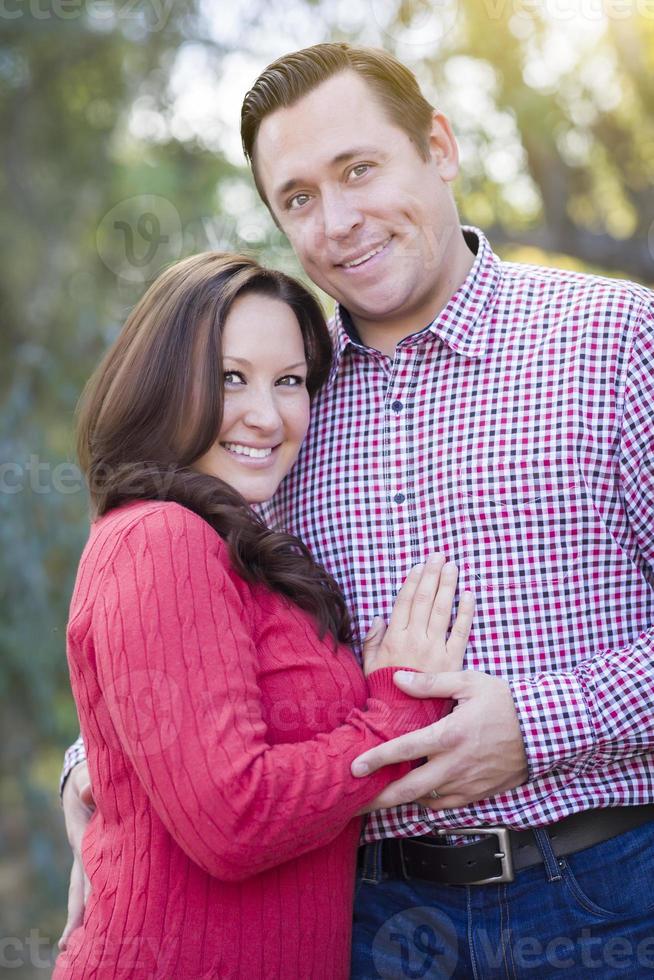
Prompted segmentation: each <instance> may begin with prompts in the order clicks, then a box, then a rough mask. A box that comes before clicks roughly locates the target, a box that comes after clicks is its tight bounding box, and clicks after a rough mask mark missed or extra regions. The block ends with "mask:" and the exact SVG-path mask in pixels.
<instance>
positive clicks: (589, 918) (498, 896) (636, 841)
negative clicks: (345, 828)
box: [352, 823, 654, 980]
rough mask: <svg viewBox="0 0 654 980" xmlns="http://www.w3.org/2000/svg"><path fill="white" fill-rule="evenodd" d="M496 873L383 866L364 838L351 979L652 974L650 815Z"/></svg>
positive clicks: (542, 840)
mask: <svg viewBox="0 0 654 980" xmlns="http://www.w3.org/2000/svg"><path fill="white" fill-rule="evenodd" d="M537 836H538V838H539V844H540V849H541V853H542V854H543V857H544V859H545V863H544V864H540V865H537V866H535V867H532V868H525V869H524V870H523V871H519V872H518V873H517V874H516V876H515V880H514V881H512V882H509V883H507V884H497V885H468V886H464V885H461V886H459V885H434V884H430V883H429V882H421V881H417V880H416V879H413V880H411V881H404V880H402V879H398V878H388V877H386V876H384V875H382V873H381V872H380V867H379V864H380V851H379V845H377V844H373V845H369V846H368V848H367V849H366V866H365V868H364V869H363V871H362V872H360V873H359V876H358V879H357V891H356V899H355V907H354V932H353V937H352V980H378V978H380V977H381V978H392V980H402V978H405V977H407V978H411V980H422V978H428V980H441V978H449V977H454V978H465V980H468V978H473V980H496V978H497V980H499V978H502V980H504V978H519V980H521V978H523V977H526V978H529V980H546V978H552V977H556V978H560V977H566V978H568V977H575V980H577V978H586V977H596V978H597V980H610V978H613V977H621V978H623V980H625V978H629V980H641V978H644V977H654V823H649V824H645V825H644V826H642V827H637V828H636V829H635V830H630V831H628V832H627V833H625V834H621V835H619V836H618V837H613V838H612V839H611V840H608V841H604V842H603V843H601V844H596V845H595V846H594V847H590V848H587V849H586V850H584V851H579V852H577V853H576V854H572V855H570V856H569V857H567V858H564V859H558V858H556V857H555V855H554V853H553V851H552V847H551V844H550V841H549V838H548V837H547V835H546V834H545V833H544V832H542V831H539V832H537Z"/></svg>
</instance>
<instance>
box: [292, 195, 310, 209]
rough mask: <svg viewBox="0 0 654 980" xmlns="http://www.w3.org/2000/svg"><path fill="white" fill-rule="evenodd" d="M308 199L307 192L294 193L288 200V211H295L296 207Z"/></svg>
mask: <svg viewBox="0 0 654 980" xmlns="http://www.w3.org/2000/svg"><path fill="white" fill-rule="evenodd" d="M308 200H309V195H308V194H295V195H294V196H293V197H292V198H291V199H290V200H289V202H288V204H287V207H288V209H289V211H297V209H298V208H303V207H304V205H305V204H306V203H307V201H308Z"/></svg>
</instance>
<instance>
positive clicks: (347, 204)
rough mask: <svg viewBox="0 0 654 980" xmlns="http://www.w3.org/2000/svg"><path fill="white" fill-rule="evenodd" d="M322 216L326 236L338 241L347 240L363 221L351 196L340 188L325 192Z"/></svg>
mask: <svg viewBox="0 0 654 980" xmlns="http://www.w3.org/2000/svg"><path fill="white" fill-rule="evenodd" d="M322 214H323V225H324V229H325V235H326V236H327V238H334V239H337V240H338V239H342V238H347V236H348V235H349V234H350V232H351V231H353V230H354V228H356V227H357V226H358V225H360V224H361V222H362V220H363V216H362V214H361V212H360V211H359V209H358V208H357V207H356V206H355V204H354V201H353V200H352V198H351V196H349V195H348V194H347V193H345V192H344V191H342V190H340V188H339V189H338V190H330V191H325V192H323V197H322Z"/></svg>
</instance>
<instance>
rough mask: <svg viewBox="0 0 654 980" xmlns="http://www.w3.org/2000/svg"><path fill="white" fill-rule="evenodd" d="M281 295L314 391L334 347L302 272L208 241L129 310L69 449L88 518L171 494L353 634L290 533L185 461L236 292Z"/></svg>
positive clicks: (213, 417) (252, 562) (245, 573)
mask: <svg viewBox="0 0 654 980" xmlns="http://www.w3.org/2000/svg"><path fill="white" fill-rule="evenodd" d="M249 292H256V293H259V294H263V295H267V296H270V297H272V298H274V299H277V300H281V301H282V302H284V303H287V304H288V306H289V307H290V308H291V309H292V310H293V312H294V313H295V316H296V318H297V321H298V324H299V327H300V330H301V332H302V339H303V342H304V349H305V355H306V359H307V368H308V373H307V388H308V391H309V395H310V396H312V397H313V395H314V394H315V393H316V391H317V390H318V389H319V388H320V386H321V385H322V384H323V382H324V381H325V380H326V378H327V376H328V373H329V368H330V363H331V355H332V348H331V342H330V338H329V333H328V330H327V325H326V323H325V319H324V316H323V313H322V309H321V307H320V304H319V303H318V301H317V300H316V299H315V298H314V297H313V296H312V295H311V293H310V292H308V290H306V289H305V288H304V286H302V285H301V284H300V283H298V282H296V281H295V280H294V279H291V278H290V277H289V276H286V275H284V274H283V273H281V272H276V271H273V270H270V269H264V268H262V267H261V266H260V265H258V263H257V262H255V261H254V259H251V258H249V257H247V256H244V255H233V254H225V253H222V252H205V253H203V254H201V255H195V256H192V257H191V258H188V259H185V260H183V261H182V262H178V263H177V264H176V265H174V266H172V267H171V268H170V269H168V270H167V271H166V272H164V273H163V274H162V275H161V276H159V278H158V279H157V280H156V281H155V282H154V283H153V285H152V286H151V287H150V288H149V289H148V291H147V292H146V293H145V295H144V296H143V298H142V299H141V300H140V302H139V303H138V304H137V305H136V307H135V308H134V310H133V311H132V313H131V314H130V316H129V318H128V319H127V322H126V323H125V326H124V327H123V330H122V331H121V333H120V335H119V336H118V338H117V340H116V341H115V343H114V344H113V346H112V347H111V348H110V350H109V351H108V352H107V354H106V355H105V357H104V359H103V360H102V362H101V363H100V365H99V366H98V368H97V369H96V371H95V372H94V374H93V375H92V377H91V378H90V380H89V382H88V383H87V385H86V387H85V389H84V392H83V394H82V398H81V400H80V404H79V406H78V429H77V452H78V456H79V460H80V464H81V466H82V469H83V471H84V473H85V476H86V479H87V481H88V485H89V491H90V495H91V509H92V516H93V517H94V518H97V517H100V516H101V515H103V514H106V513H107V511H109V510H111V508H113V507H118V506H119V505H120V504H123V503H127V502H129V501H133V500H171V501H175V502H176V503H179V504H181V505H182V506H184V507H187V508H188V509H189V510H191V511H193V512H194V513H196V514H198V515H199V516H200V517H202V518H204V520H205V521H207V523H208V524H210V525H211V526H212V527H213V528H214V529H215V530H216V531H217V532H218V534H219V535H220V536H221V538H223V539H224V540H225V542H226V543H227V545H228V548H229V553H230V558H231V561H232V564H233V565H234V567H235V569H236V571H237V572H238V573H239V574H240V575H241V576H242V577H243V578H244V579H246V580H247V581H249V582H252V583H256V582H259V583H262V584H264V585H265V586H267V587H268V588H270V589H271V590H273V591H275V592H280V593H282V594H284V595H285V596H287V597H288V598H289V599H291V600H292V601H293V602H295V603H296V604H297V605H298V606H300V607H301V608H302V609H305V610H307V611H309V612H310V613H312V614H313V616H314V617H315V620H316V623H317V626H318V629H319V631H320V633H321V635H324V634H325V633H326V632H330V633H331V634H332V635H333V636H334V638H335V639H339V640H341V641H344V642H347V641H349V640H350V639H351V622H350V618H349V615H348V610H347V606H346V604H345V600H344V598H343V596H342V594H341V592H340V590H339V588H338V586H337V585H336V583H335V582H334V580H333V579H332V577H331V576H330V575H329V574H328V573H327V572H326V571H325V570H324V569H323V568H321V566H320V565H318V564H317V563H316V562H315V561H314V559H313V557H312V556H311V553H310V552H309V550H308V548H306V547H305V545H304V544H303V543H302V542H301V541H300V540H299V539H298V538H296V537H294V536H292V535H290V534H285V533H282V532H279V531H273V530H270V529H269V528H267V527H266V526H265V524H264V523H263V521H262V520H261V518H260V517H259V516H258V515H257V514H256V513H255V512H254V510H253V509H252V508H251V507H250V505H249V504H248V503H247V502H246V501H245V499H244V498H243V497H242V496H241V495H240V494H239V493H238V492H237V491H236V490H235V489H234V488H233V487H231V486H230V485H229V484H228V483H225V482H223V481H222V480H219V479H217V478H215V477H212V476H209V475H206V474H202V473H199V472H196V471H195V470H194V469H193V468H192V464H193V463H194V462H195V461H196V460H197V459H199V457H200V456H203V455H204V453H206V452H207V451H208V450H209V449H210V447H211V446H212V445H213V443H214V442H215V440H216V438H217V437H218V432H219V430H220V426H221V422H222V415H223V367H222V329H223V326H224V324H225V320H226V318H227V315H228V313H229V311H230V309H231V307H232V304H233V303H234V301H235V299H236V298H237V297H238V296H242V295H243V294H245V293H249Z"/></svg>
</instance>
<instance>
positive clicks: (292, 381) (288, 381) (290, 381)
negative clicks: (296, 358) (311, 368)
mask: <svg viewBox="0 0 654 980" xmlns="http://www.w3.org/2000/svg"><path fill="white" fill-rule="evenodd" d="M277 384H278V385H284V386H285V387H288V388H297V387H299V386H300V385H303V384H304V378H302V377H300V375H299V374H285V375H284V377H283V378H280V379H279V381H278V382H277Z"/></svg>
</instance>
